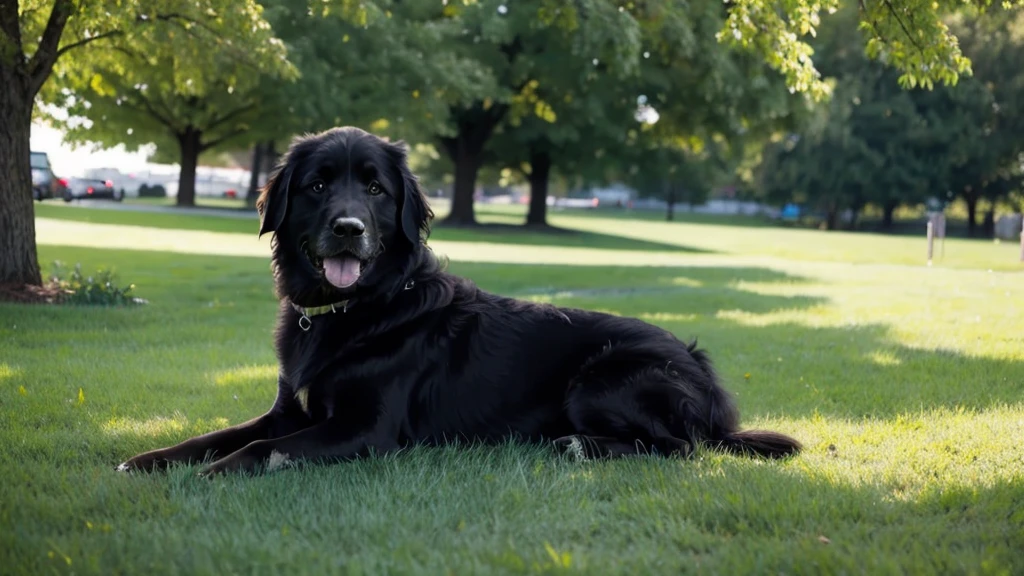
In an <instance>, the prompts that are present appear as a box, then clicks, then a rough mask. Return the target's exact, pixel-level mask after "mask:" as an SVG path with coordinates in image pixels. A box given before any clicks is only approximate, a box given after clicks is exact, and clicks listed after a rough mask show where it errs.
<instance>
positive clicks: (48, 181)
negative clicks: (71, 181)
mask: <svg viewBox="0 0 1024 576" xmlns="http://www.w3.org/2000/svg"><path fill="white" fill-rule="evenodd" d="M31 166H32V198H33V199H35V200H38V201H39V202H42V201H43V200H44V199H46V198H61V197H63V196H64V190H65V189H66V188H67V185H68V182H67V180H65V179H64V178H57V175H56V174H54V173H53V168H52V167H51V166H50V157H49V156H47V155H46V152H31Z"/></svg>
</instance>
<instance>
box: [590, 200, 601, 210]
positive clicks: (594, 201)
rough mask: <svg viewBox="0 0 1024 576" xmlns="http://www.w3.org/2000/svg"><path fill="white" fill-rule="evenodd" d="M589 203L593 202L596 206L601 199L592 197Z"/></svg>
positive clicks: (595, 206)
mask: <svg viewBox="0 0 1024 576" xmlns="http://www.w3.org/2000/svg"><path fill="white" fill-rule="evenodd" d="M590 203H591V204H593V206H594V208H597V205H598V204H600V203H601V199H600V198H594V199H593V200H592V201H591V202H590Z"/></svg>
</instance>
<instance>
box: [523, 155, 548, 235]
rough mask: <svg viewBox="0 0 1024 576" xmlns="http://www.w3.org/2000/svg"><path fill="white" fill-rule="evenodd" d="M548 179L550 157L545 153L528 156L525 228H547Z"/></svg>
mask: <svg viewBox="0 0 1024 576" xmlns="http://www.w3.org/2000/svg"><path fill="white" fill-rule="evenodd" d="M550 177H551V155H550V154H548V153H547V152H536V153H532V154H530V210H529V212H527V214H526V225H527V226H547V223H548V181H549V180H550Z"/></svg>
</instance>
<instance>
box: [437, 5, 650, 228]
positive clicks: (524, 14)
mask: <svg viewBox="0 0 1024 576" xmlns="http://www.w3.org/2000/svg"><path fill="white" fill-rule="evenodd" d="M443 15H444V17H445V18H446V19H448V20H450V21H452V22H455V23H457V25H458V27H459V28H460V29H461V30H462V31H463V33H462V34H461V35H460V36H459V38H458V41H457V42H456V43H455V44H454V45H453V46H452V50H454V51H455V53H457V54H460V55H462V56H464V57H466V58H473V59H474V60H476V62H478V63H479V67H480V68H482V69H484V70H487V71H488V74H489V76H490V78H491V79H492V80H491V81H492V85H493V90H488V91H486V92H484V93H482V94H472V93H467V92H461V93H452V94H448V93H446V94H445V99H446V101H447V102H448V107H449V113H448V115H447V118H448V121H449V125H448V126H447V127H446V128H445V129H444V130H441V131H438V133H437V140H438V142H439V144H440V149H441V150H442V151H443V152H444V153H445V154H446V155H447V156H448V157H449V159H450V160H451V162H452V164H453V166H454V170H455V182H454V192H453V199H452V209H451V212H450V214H449V216H448V218H447V222H449V223H452V224H458V225H467V224H474V223H475V222H476V220H475V217H474V214H473V192H474V189H475V184H476V179H477V174H478V172H479V171H480V168H481V167H482V166H483V165H484V163H485V162H486V160H487V154H486V150H485V147H486V146H487V144H488V142H489V140H490V139H491V137H492V135H494V134H495V132H496V130H498V129H499V127H501V126H502V124H503V123H505V122H506V121H508V120H509V116H510V111H511V110H513V109H517V108H518V109H522V108H523V107H526V108H527V109H530V108H532V111H533V113H534V114H536V115H537V116H538V117H540V118H541V119H543V120H545V121H551V120H554V119H555V118H557V116H558V114H557V112H556V111H555V109H554V105H555V101H554V98H555V97H556V96H561V97H564V96H565V95H567V94H570V95H571V94H573V93H575V91H576V90H579V88H580V84H579V83H580V82H586V81H587V80H588V76H592V75H599V74H606V73H616V72H617V71H618V70H628V69H629V67H631V66H635V65H636V58H637V57H638V55H639V50H638V36H637V34H635V33H634V32H633V30H634V29H635V23H634V22H633V18H632V16H631V15H630V14H629V13H628V12H627V11H625V10H620V9H619V7H618V5H617V4H616V3H614V2H611V1H609V0H584V1H581V2H576V3H572V4H567V3H564V2H558V1H556V0H529V1H524V2H516V3H511V2H509V3H506V2H503V1H502V0H483V1H480V2H467V3H465V4H464V5H462V6H457V5H456V4H455V3H449V4H448V5H447V6H445V8H444V10H443ZM563 82H564V84H562V83H563ZM574 83H575V84H574ZM549 84H552V85H554V84H560V87H559V88H554V87H552V89H551V90H549V91H548V92H549V93H548V94H545V93H543V92H542V91H547V90H548V88H549V86H548V85H549ZM548 98H551V100H550V101H549V100H548ZM516 119H520V120H521V119H522V116H521V115H515V116H513V121H515V120H516ZM566 137H568V136H567V135H565V134H558V133H552V134H551V135H550V136H549V137H548V138H549V140H550V141H551V143H558V142H559V141H560V140H561V139H562V138H566ZM549 147H550V146H549V145H548V144H538V146H535V150H539V151H540V152H537V153H539V154H540V155H541V156H543V155H544V154H545V152H544V150H546V149H547V148H549ZM542 166H543V162H538V167H542ZM542 171H543V170H538V171H536V173H537V174H540V173H541V172H542ZM535 179H538V178H537V177H535ZM538 182H539V179H538Z"/></svg>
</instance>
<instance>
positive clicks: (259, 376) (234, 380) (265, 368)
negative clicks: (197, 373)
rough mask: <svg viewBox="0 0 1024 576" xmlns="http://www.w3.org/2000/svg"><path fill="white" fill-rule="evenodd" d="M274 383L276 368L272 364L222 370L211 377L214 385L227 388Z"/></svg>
mask: <svg viewBox="0 0 1024 576" xmlns="http://www.w3.org/2000/svg"><path fill="white" fill-rule="evenodd" d="M276 381H277V366H276V365H272V364H259V365H253V366H242V367H240V368H233V369H231V370H222V371H220V372H217V373H216V374H215V375H214V377H213V382H214V384H216V385H217V386H223V387H228V388H232V387H236V386H251V385H253V384H256V383H260V384H263V383H274V382H276Z"/></svg>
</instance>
